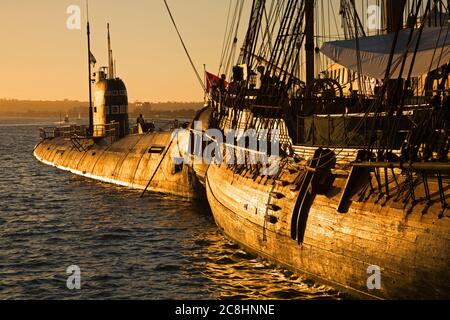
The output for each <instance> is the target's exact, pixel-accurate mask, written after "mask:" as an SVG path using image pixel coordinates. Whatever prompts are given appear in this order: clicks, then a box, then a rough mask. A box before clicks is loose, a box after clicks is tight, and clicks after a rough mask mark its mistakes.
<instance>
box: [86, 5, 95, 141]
mask: <svg viewBox="0 0 450 320" xmlns="http://www.w3.org/2000/svg"><path fill="white" fill-rule="evenodd" d="M86 9H87V10H86V12H87V42H88V75H89V133H90V134H93V133H94V114H93V110H92V78H91V74H92V70H91V62H92V60H91V56H92V54H91V29H90V26H89V2H88V0H86Z"/></svg>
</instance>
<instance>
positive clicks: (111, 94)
mask: <svg viewBox="0 0 450 320" xmlns="http://www.w3.org/2000/svg"><path fill="white" fill-rule="evenodd" d="M96 76H97V77H96V83H95V86H94V112H93V120H94V123H93V124H94V125H93V129H94V130H93V136H94V137H95V138H100V137H104V136H105V135H106V134H107V132H106V131H107V130H108V126H109V125H111V126H112V124H116V130H118V136H119V137H120V138H122V137H124V136H126V135H127V134H128V133H129V120H128V95H127V88H126V87H125V83H124V82H123V81H122V80H121V79H120V78H111V77H108V76H107V73H106V67H102V68H100V70H99V71H98V72H97V75H96Z"/></svg>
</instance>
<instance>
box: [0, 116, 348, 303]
mask: <svg viewBox="0 0 450 320" xmlns="http://www.w3.org/2000/svg"><path fill="white" fill-rule="evenodd" d="M52 123H53V121H52V120H49V121H48V123H44V122H43V121H42V120H39V123H37V122H36V120H33V119H28V120H27V119H9V120H4V119H3V120H2V119H0V137H1V139H0V163H1V179H0V236H1V241H0V279H1V281H0V299H30V298H33V299H78V298H84V299H128V298H134V299H264V298H265V299H324V298H325V299H328V298H332V299H335V298H341V297H342V296H341V295H340V294H339V293H338V292H337V291H336V290H334V289H331V288H328V287H325V286H319V285H315V284H314V282H312V281H311V280H308V279H306V278H299V277H298V276H296V275H294V274H292V273H291V272H288V271H285V270H280V269H276V268H274V267H272V266H270V265H269V264H267V263H265V262H263V261H261V260H259V259H257V258H255V257H253V256H250V255H248V254H246V253H245V252H243V251H241V250H240V249H239V248H238V247H237V246H236V245H234V244H232V243H231V242H229V241H227V240H226V239H224V237H223V236H222V235H221V234H220V233H219V231H218V229H217V228H216V226H215V224H214V221H213V219H212V218H211V215H210V212H209V210H208V209H207V208H203V207H202V206H200V205H196V204H192V203H189V202H184V201H180V200H179V199H175V198H171V197H166V196H161V195H154V194H147V196H146V197H145V198H144V199H140V198H139V195H140V193H139V192H138V191H133V190H128V189H124V188H119V187H115V186H110V185H105V184H101V183H98V182H95V181H92V180H87V179H84V178H80V177H77V176H74V175H71V174H69V173H66V172H62V171H59V170H56V169H54V168H51V167H48V166H45V165H42V164H40V163H38V162H37V161H36V160H35V159H34V158H33V156H32V149H33V146H34V144H35V143H36V142H37V141H38V134H37V128H38V126H40V125H45V124H47V125H51V124H52ZM70 265H78V266H79V267H80V268H81V277H82V280H81V285H82V288H81V290H79V291H71V290H68V289H67V287H66V280H67V275H66V268H67V267H68V266H70Z"/></svg>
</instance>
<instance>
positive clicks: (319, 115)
mask: <svg viewBox="0 0 450 320" xmlns="http://www.w3.org/2000/svg"><path fill="white" fill-rule="evenodd" d="M333 2H334V3H336V2H335V1H331V2H328V4H329V5H330V4H333ZM382 2H383V14H382V17H383V20H384V28H382V30H378V31H377V32H376V34H374V35H369V34H366V26H365V25H364V23H363V22H364V19H362V18H361V17H360V15H361V12H360V11H359V10H358V9H357V5H355V1H353V0H341V1H340V10H339V14H340V16H341V18H342V21H343V28H344V31H345V32H344V33H345V38H344V39H342V40H339V41H336V40H335V39H330V41H325V42H324V43H322V46H321V47H320V48H319V46H318V43H319V41H318V39H322V40H320V41H323V37H322V38H319V37H318V35H317V30H318V29H319V30H320V28H319V26H321V25H322V23H323V22H321V21H319V20H318V19H317V17H320V18H322V19H328V23H329V24H331V21H332V20H331V18H330V13H333V9H332V8H328V10H327V11H323V7H324V3H326V1H314V0H292V1H283V0H274V1H265V0H253V2H252V6H251V12H250V17H249V25H248V29H247V32H246V36H245V40H244V42H243V45H242V48H241V50H240V52H239V58H238V60H237V61H236V62H234V63H233V64H232V63H230V61H232V60H233V56H234V54H235V51H236V42H237V41H236V40H237V38H236V35H237V30H238V26H239V19H234V20H233V21H232V23H230V24H229V27H228V32H229V34H230V35H229V37H226V39H229V41H228V42H227V44H226V45H225V47H224V48H225V49H224V52H225V54H224V58H223V59H222V60H223V61H224V63H223V64H222V65H223V66H224V67H223V68H222V71H224V74H225V76H226V79H227V80H228V82H229V84H228V86H225V85H224V83H225V82H222V84H221V85H218V86H216V88H213V89H212V92H211V95H210V105H211V110H210V111H209V112H211V118H210V122H209V125H208V128H216V129H219V130H221V131H222V132H223V134H224V136H226V135H227V134H230V132H231V134H234V137H235V141H238V140H240V139H246V138H248V136H245V134H244V133H245V132H246V131H248V130H252V131H253V135H256V136H257V137H258V138H259V139H265V140H276V142H277V143H278V144H279V146H280V154H279V155H278V154H274V155H273V157H272V155H271V152H270V151H267V152H266V153H265V154H264V156H265V158H266V159H267V158H273V159H275V160H272V161H277V163H278V165H279V169H278V171H277V172H276V174H273V175H270V174H267V172H265V171H263V170H262V169H263V168H264V166H263V165H262V162H261V163H259V162H256V163H255V162H254V161H253V162H252V161H250V159H251V158H252V157H257V158H258V157H260V156H261V154H260V153H258V150H257V149H256V148H254V147H250V146H247V145H246V148H244V149H243V148H242V147H238V146H237V144H233V145H231V146H230V145H226V147H224V148H222V151H221V152H223V154H220V158H222V159H229V158H234V159H235V158H237V157H238V156H240V157H241V158H242V157H243V158H244V159H245V161H244V163H242V164H236V163H233V162H227V161H216V162H214V161H213V162H212V163H211V164H204V165H203V166H202V165H197V167H195V168H194V169H195V171H196V173H197V175H198V177H199V180H200V181H202V182H204V185H205V188H206V193H207V199H208V201H209V204H210V206H211V210H212V213H213V216H214V219H215V222H216V224H217V226H218V227H219V229H220V230H221V231H222V232H223V233H224V235H225V236H226V237H228V238H229V239H231V240H232V241H234V242H236V243H237V244H239V245H241V246H242V247H243V248H244V249H245V250H247V251H249V252H251V253H254V254H257V255H259V256H261V257H264V258H266V259H268V260H269V261H271V262H273V263H276V264H279V265H281V266H283V267H286V268H288V269H291V270H293V271H295V272H300V273H304V274H307V275H309V276H311V277H313V278H315V279H317V280H318V281H319V282H322V283H326V284H331V285H332V286H335V287H337V288H340V289H342V290H344V291H348V292H351V293H352V294H355V295H358V296H363V297H370V298H387V299H399V298H424V299H448V298H450V274H449V272H448V268H449V266H450V219H449V214H448V201H449V190H450V185H449V178H450V175H449V173H450V160H449V147H450V144H449V136H450V134H449V133H450V100H449V99H448V92H449V91H448V88H449V83H448V79H449V71H450V64H449V63H448V62H449V60H450V55H449V54H450V51H449V49H450V37H447V35H448V33H449V31H450V28H449V24H448V8H446V7H445V6H444V5H443V4H442V2H441V1H431V0H428V1H424V2H422V1H420V0H418V1H408V2H407V1H406V0H400V1H399V0H395V1H394V0H385V1H382ZM242 5H243V1H236V6H235V13H234V15H233V14H231V15H230V16H231V17H233V16H235V17H236V16H237V17H239V14H240V12H242ZM319 9H322V11H320V10H319ZM326 12H328V14H327V13H326ZM334 13H336V11H334ZM327 16H328V17H327ZM324 29H326V28H324ZM324 29H322V30H324ZM233 39H234V40H233ZM226 53H228V56H227V54H226ZM323 61H329V63H328V64H327V65H326V66H325V70H318V67H317V65H318V62H319V63H322V65H323ZM341 70H343V71H345V72H340V71H341ZM344 77H345V78H346V79H345V80H344V81H342V78H344ZM223 78H225V77H223ZM192 134H193V135H202V134H204V132H203V131H195V130H193V131H192ZM210 143H217V142H214V141H211V142H210ZM245 143H246V142H245V141H244V144H245ZM192 153H194V154H195V152H194V151H193V152H192ZM377 272H378V275H379V276H380V277H381V280H380V281H381V282H380V283H379V284H378V285H377V284H376V283H375V284H374V283H371V281H372V280H373V279H374V278H373V277H372V276H373V275H374V274H376V273H377ZM375 282H376V281H375Z"/></svg>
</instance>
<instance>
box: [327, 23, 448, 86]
mask: <svg viewBox="0 0 450 320" xmlns="http://www.w3.org/2000/svg"><path fill="white" fill-rule="evenodd" d="M449 28H450V27H448V26H445V27H442V28H441V27H433V28H424V29H423V33H422V37H421V39H420V44H419V49H418V51H417V55H416V58H415V63H414V67H413V70H412V76H413V77H417V76H421V75H423V74H426V73H428V71H429V70H434V69H437V68H438V67H440V66H442V65H444V64H446V63H447V62H448V61H449V60H450V32H449V31H450V29H449ZM410 32H411V29H405V30H401V31H400V33H399V37H398V40H397V44H396V48H395V54H394V60H393V64H392V66H391V78H398V76H399V73H400V67H401V63H402V61H403V56H404V54H405V51H406V49H407V44H408V38H409V35H410ZM418 32H419V30H414V32H413V40H412V42H411V44H410V46H409V48H408V57H407V59H406V64H405V67H404V70H403V73H402V77H403V78H406V77H407V75H408V72H409V68H410V66H411V62H412V59H413V53H414V50H415V46H416V43H417V38H418ZM394 37H395V33H390V34H388V35H381V36H370V37H362V38H359V49H360V57H361V65H362V70H361V71H362V72H361V73H362V74H363V75H366V76H369V77H372V78H376V79H383V78H384V77H385V73H386V68H387V65H388V62H389V55H390V53H391V50H392V42H393V41H394ZM436 48H437V49H436ZM321 51H322V53H323V54H325V55H326V56H327V57H329V58H330V59H332V60H333V61H335V62H336V63H338V64H340V65H342V66H344V67H346V68H348V69H351V70H353V71H356V72H357V71H358V67H357V54H356V40H355V39H352V40H342V41H332V42H326V43H324V44H323V46H322V48H321ZM394 70H395V71H394Z"/></svg>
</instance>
